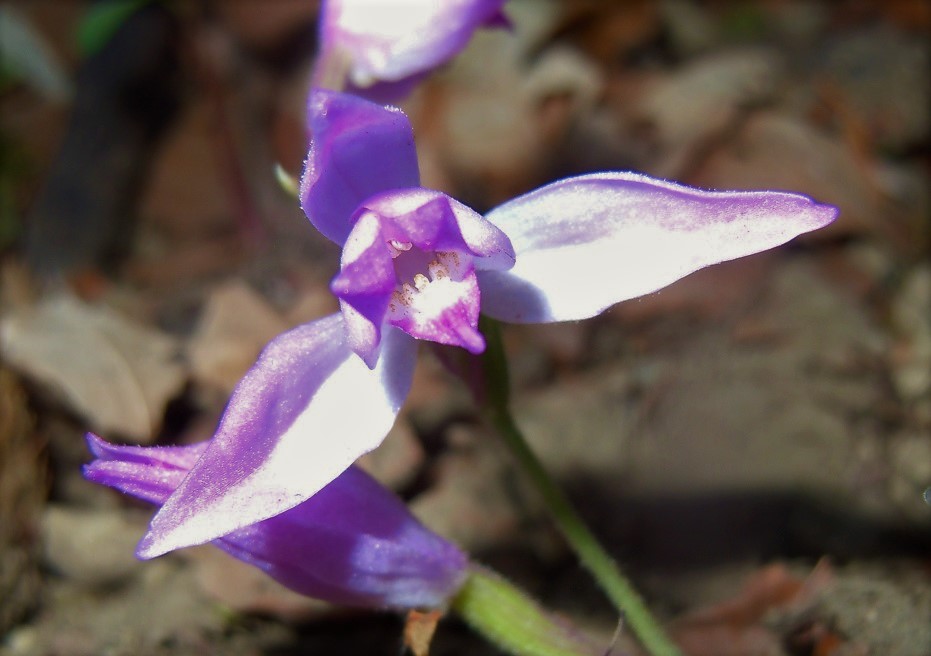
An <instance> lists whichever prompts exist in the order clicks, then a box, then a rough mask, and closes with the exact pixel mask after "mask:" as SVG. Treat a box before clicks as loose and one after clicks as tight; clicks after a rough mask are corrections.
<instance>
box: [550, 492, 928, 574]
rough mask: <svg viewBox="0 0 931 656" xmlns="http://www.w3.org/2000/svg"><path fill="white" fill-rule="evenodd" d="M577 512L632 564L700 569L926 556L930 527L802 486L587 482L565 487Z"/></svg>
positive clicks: (615, 551)
mask: <svg viewBox="0 0 931 656" xmlns="http://www.w3.org/2000/svg"><path fill="white" fill-rule="evenodd" d="M566 487H567V489H568V490H569V494H570V496H571V497H572V499H573V501H574V502H575V504H576V506H577V508H578V509H579V512H580V513H581V514H582V515H583V517H584V518H585V519H586V521H588V522H589V523H590V525H591V526H593V527H595V531H596V533H597V534H598V536H599V537H600V538H601V539H602V540H603V541H604V543H605V544H606V546H607V547H608V548H609V550H611V552H612V553H614V554H615V555H616V556H617V557H618V558H619V559H620V560H622V561H624V562H626V563H629V564H630V565H631V566H633V567H635V568H663V569H667V568H671V569H678V570H683V569H698V568H704V567H709V566H715V565H721V564H725V563H728V562H736V561H739V560H742V559H759V560H760V561H766V560H773V559H780V558H813V559H816V558H820V557H822V556H831V557H833V558H835V559H838V560H847V559H851V558H868V559H869V558H880V557H882V558H890V557H891V558H896V557H926V556H927V554H928V553H929V552H931V527H927V528H926V529H924V530H921V529H918V528H916V527H914V526H908V525H907V524H906V523H905V522H904V521H898V520H897V519H896V518H893V517H889V518H882V517H877V516H874V515H868V514H865V513H863V512H860V511H858V510H856V509H852V508H850V507H849V506H846V505H844V504H841V503H837V502H832V501H829V500H827V499H823V498H819V497H817V496H814V495H813V494H810V493H808V492H805V491H797V492H796V491H767V490H755V491H748V492H721V493H716V494H708V495H702V496H678V495H673V494H670V495H668V496H648V497H644V496H626V495H625V494H624V493H623V492H622V491H618V490H611V489H608V488H606V487H605V486H603V485H599V484H598V483H597V482H596V481H592V480H591V479H588V480H582V479H576V480H573V481H571V482H569V483H567V484H566Z"/></svg>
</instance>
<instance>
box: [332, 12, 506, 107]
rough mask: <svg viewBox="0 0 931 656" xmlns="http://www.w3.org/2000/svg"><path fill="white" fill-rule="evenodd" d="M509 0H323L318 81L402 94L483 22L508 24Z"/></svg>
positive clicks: (373, 93)
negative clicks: (506, 14)
mask: <svg viewBox="0 0 931 656" xmlns="http://www.w3.org/2000/svg"><path fill="white" fill-rule="evenodd" d="M504 2H505V0H401V1H395V2H378V1H375V0H369V1H367V2H366V1H362V0H324V2H323V5H322V7H321V11H320V55H319V56H318V59H317V64H316V66H315V70H314V82H315V83H314V86H315V87H323V88H343V87H344V86H345V88H346V89H347V90H350V91H352V92H353V93H355V94H356V95H359V96H363V97H366V98H370V99H372V100H380V101H389V100H397V99H400V98H402V97H404V96H405V95H407V94H408V93H409V92H410V90H411V89H412V88H413V87H414V85H415V84H416V83H417V82H419V81H420V80H421V79H422V78H423V77H425V76H426V75H427V74H429V73H430V71H432V70H433V69H435V68H437V67H438V66H440V65H442V64H444V63H446V62H447V61H449V60H450V59H452V58H453V57H454V56H455V55H456V53H458V52H459V51H460V50H462V49H463V48H465V46H466V44H467V43H468V42H469V39H471V38H472V33H473V32H475V30H477V29H478V28H480V27H483V26H491V27H493V26H506V25H508V24H509V23H508V20H507V18H506V17H505V15H504V14H503V13H502V11H501V7H502V5H504Z"/></svg>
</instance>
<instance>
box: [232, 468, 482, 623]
mask: <svg viewBox="0 0 931 656" xmlns="http://www.w3.org/2000/svg"><path fill="white" fill-rule="evenodd" d="M216 544H217V546H219V547H220V548H221V549H224V550H225V551H227V552H228V553H230V554H231V555H233V556H235V557H237V558H239V559H240V560H244V561H246V562H248V563H251V564H252V565H255V566H256V567H259V568H261V569H262V570H264V571H265V572H266V573H267V574H269V575H270V576H271V577H272V578H274V579H276V580H277V581H279V582H281V583H283V584H284V585H286V586H287V587H289V588H291V589H292V590H295V591H297V592H300V593H302V594H305V595H307V596H310V597H315V598H317V599H326V600H327V601H330V602H334V603H341V604H349V605H361V606H387V607H392V608H424V607H426V608H436V607H440V606H443V605H444V604H445V603H446V602H447V601H448V599H449V598H450V597H451V596H452V595H453V594H454V593H455V592H456V590H458V588H459V586H460V585H461V584H462V581H463V579H464V577H465V567H466V564H467V558H466V556H465V555H464V554H463V553H462V552H461V551H460V550H459V549H457V548H456V547H455V546H453V545H452V544H450V543H449V542H446V541H445V540H443V539H442V538H440V537H439V536H437V535H436V534H434V533H432V532H430V531H429V530H427V529H426V528H424V526H423V525H422V524H420V522H418V521H417V520H416V519H414V517H413V516H411V514H410V513H409V512H408V510H407V508H406V507H405V505H404V504H403V503H402V502H401V501H400V500H399V499H398V498H397V497H396V496H394V495H393V494H391V493H390V492H389V491H388V490H386V489H384V488H383V487H382V486H381V485H379V484H378V483H377V482H376V481H375V480H373V479H372V478H371V477H370V476H368V475H367V474H366V473H365V472H363V471H362V470H361V469H358V468H357V467H350V468H349V469H347V470H346V471H345V472H343V473H342V474H341V475H340V476H339V477H338V478H337V479H336V480H334V481H333V482H332V483H330V484H329V485H327V486H326V487H324V488H323V489H322V490H320V491H319V492H318V493H317V494H316V495H315V496H314V497H313V498H311V499H309V500H307V501H305V502H304V503H303V504H301V505H299V506H297V507H296V508H293V509H291V510H289V511H287V512H285V513H283V514H281V515H278V516H276V517H272V518H271V519H268V520H266V521H264V522H261V523H259V524H255V525H252V526H248V527H245V528H243V529H240V530H239V531H236V532H235V533H232V534H230V535H227V536H225V537H223V538H221V539H220V540H218V541H217V542H216Z"/></svg>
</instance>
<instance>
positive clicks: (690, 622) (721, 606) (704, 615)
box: [672, 561, 833, 656]
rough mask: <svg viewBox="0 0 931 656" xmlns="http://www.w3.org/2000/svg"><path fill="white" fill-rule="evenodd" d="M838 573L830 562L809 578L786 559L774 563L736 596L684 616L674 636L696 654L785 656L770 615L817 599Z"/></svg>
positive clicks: (825, 563)
mask: <svg viewBox="0 0 931 656" xmlns="http://www.w3.org/2000/svg"><path fill="white" fill-rule="evenodd" d="M832 576H833V574H832V570H831V568H830V565H828V563H827V562H826V561H822V562H821V563H819V564H818V565H817V566H815V568H814V570H812V572H811V574H809V576H808V577H807V578H801V577H798V576H795V575H794V574H792V573H791V572H789V570H788V568H787V567H786V566H785V565H783V564H781V563H776V564H773V565H769V566H767V567H764V568H763V569H761V570H760V571H759V572H757V573H755V574H754V575H753V576H751V577H750V578H749V579H748V580H747V582H746V583H745V584H744V587H743V589H742V590H741V591H740V592H738V593H737V595H736V596H734V597H733V598H732V599H728V600H726V601H723V602H721V603H718V604H714V605H711V606H708V607H706V608H699V609H697V610H694V611H692V612H690V613H688V614H686V615H685V616H683V617H681V618H680V619H678V620H677V621H676V622H675V624H674V626H673V629H672V635H673V636H674V638H675V640H676V642H677V643H678V644H679V645H680V646H681V647H682V649H683V651H684V652H685V653H687V654H690V656H704V655H706V654H707V655H708V656H744V655H746V654H755V655H759V656H768V655H770V654H771V655H772V656H778V655H781V654H783V653H784V651H783V649H782V642H783V640H782V636H780V635H779V634H778V632H777V631H776V630H775V629H772V628H770V627H769V626H766V625H765V624H764V622H763V620H764V617H765V616H766V615H767V614H768V613H769V612H771V611H773V610H775V609H786V608H793V609H795V608H799V607H801V606H803V605H804V604H808V603H812V602H813V599H814V597H815V593H816V592H818V591H819V590H821V589H822V588H823V587H824V586H825V585H827V583H828V582H829V581H830V580H831V578H832Z"/></svg>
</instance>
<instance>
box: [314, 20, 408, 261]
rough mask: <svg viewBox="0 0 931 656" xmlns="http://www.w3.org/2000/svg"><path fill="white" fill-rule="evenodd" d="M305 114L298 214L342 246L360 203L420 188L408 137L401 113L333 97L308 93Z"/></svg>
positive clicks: (320, 92)
mask: <svg viewBox="0 0 931 656" xmlns="http://www.w3.org/2000/svg"><path fill="white" fill-rule="evenodd" d="M395 11H397V10H396V9H395ZM307 111H308V122H309V125H310V130H311V143H310V151H309V152H308V154H307V161H306V162H305V164H304V174H303V176H302V178H301V185H300V198H301V208H302V209H303V210H304V213H305V214H306V215H307V218H309V219H310V222H311V223H312V224H313V225H314V227H315V228H317V230H319V231H320V232H322V233H323V234H324V236H325V237H327V238H328V239H330V240H332V241H334V242H336V243H337V244H339V245H342V244H343V242H345V241H346V237H347V236H348V235H349V231H350V229H351V228H352V225H351V222H350V219H351V218H352V216H353V214H354V213H355V211H356V209H357V208H358V207H359V205H360V204H361V203H362V202H363V201H364V200H365V199H367V198H369V197H371V196H373V195H375V194H377V193H380V192H383V191H388V190H391V189H398V188H402V187H416V186H417V185H419V184H420V170H419V169H418V168H417V152H416V150H415V149H414V135H413V131H412V129H411V125H410V123H409V122H408V120H407V117H406V116H405V115H404V114H403V113H402V112H401V110H399V109H395V108H392V107H383V106H381V105H376V104H375V103H371V102H368V101H367V100H362V99H361V98H355V97H353V96H350V95H348V94H342V93H336V92H333V91H325V90H315V91H313V92H312V93H311V94H310V98H309V100H308V108H307Z"/></svg>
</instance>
